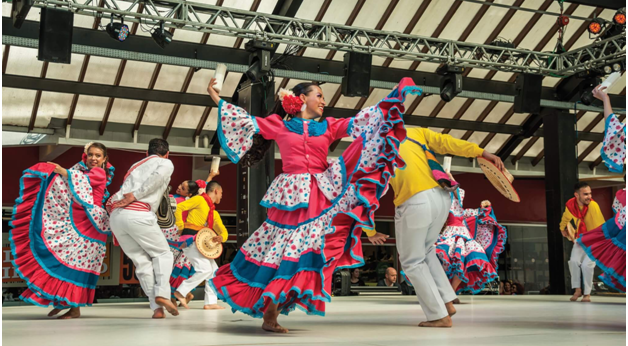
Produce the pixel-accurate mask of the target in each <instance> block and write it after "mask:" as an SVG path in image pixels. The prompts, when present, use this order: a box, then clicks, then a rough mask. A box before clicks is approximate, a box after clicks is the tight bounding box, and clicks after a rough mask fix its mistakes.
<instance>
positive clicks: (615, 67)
mask: <svg viewBox="0 0 628 346" xmlns="http://www.w3.org/2000/svg"><path fill="white" fill-rule="evenodd" d="M623 69H624V67H623V66H622V64H620V63H618V62H616V63H614V64H613V71H615V72H620V71H621V70H623Z"/></svg>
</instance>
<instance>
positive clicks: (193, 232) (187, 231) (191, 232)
mask: <svg viewBox="0 0 628 346" xmlns="http://www.w3.org/2000/svg"><path fill="white" fill-rule="evenodd" d="M196 233H198V231H197V230H195V229H191V228H185V229H183V232H182V233H181V235H196Z"/></svg>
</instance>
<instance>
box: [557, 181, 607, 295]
mask: <svg viewBox="0 0 628 346" xmlns="http://www.w3.org/2000/svg"><path fill="white" fill-rule="evenodd" d="M572 220H573V221H572ZM604 221H605V220H604V215H602V211H601V210H600V206H599V205H598V204H597V202H595V201H594V200H593V194H592V193H591V187H590V186H589V184H587V183H585V182H579V183H577V184H576V185H575V186H574V197H573V198H572V199H570V200H568V201H567V203H566V205H565V212H564V213H563V218H562V220H561V222H560V232H561V233H562V234H563V237H565V238H567V239H569V240H571V241H573V249H572V250H571V258H569V272H570V273H571V288H573V289H575V292H574V294H573V296H572V297H571V298H570V299H569V300H571V301H572V302H575V301H577V300H578V298H580V297H581V296H582V289H581V281H583V282H584V297H583V298H582V301H583V302H590V301H591V287H592V286H593V271H594V270H595V262H593V261H592V260H591V259H590V258H589V256H587V254H586V253H585V252H584V249H583V248H582V246H580V244H578V242H577V241H576V240H577V239H578V237H579V236H580V235H581V234H583V233H586V232H588V231H591V230H594V229H596V228H598V227H600V226H601V225H602V224H603V223H604ZM570 223H571V224H572V225H574V226H573V227H572V228H574V230H575V232H576V233H575V234H570V232H569V231H568V228H567V225H568V224H570Z"/></svg>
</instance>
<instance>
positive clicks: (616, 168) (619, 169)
mask: <svg viewBox="0 0 628 346" xmlns="http://www.w3.org/2000/svg"><path fill="white" fill-rule="evenodd" d="M613 117H617V116H616V115H615V114H614V113H613V114H611V115H609V116H608V117H607V118H606V122H605V123H604V135H606V131H608V126H609V123H610V122H611V120H612V118H613ZM623 131H624V134H625V132H626V125H625V124H624V127H623ZM600 156H601V157H602V161H604V164H605V165H606V167H608V170H609V171H611V172H613V173H623V172H624V165H623V164H619V163H615V162H614V161H613V160H611V158H610V157H608V155H606V153H605V152H604V145H602V148H601V149H600Z"/></svg>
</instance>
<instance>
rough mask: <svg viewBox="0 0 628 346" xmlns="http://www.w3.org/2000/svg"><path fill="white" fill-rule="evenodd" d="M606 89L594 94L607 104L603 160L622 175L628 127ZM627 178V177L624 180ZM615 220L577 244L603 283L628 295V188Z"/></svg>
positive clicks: (617, 206) (616, 203) (616, 208)
mask: <svg viewBox="0 0 628 346" xmlns="http://www.w3.org/2000/svg"><path fill="white" fill-rule="evenodd" d="M604 89H605V88H601V87H600V86H598V87H596V88H595V89H594V90H593V96H595V97H596V98H597V99H600V100H602V102H604V119H605V126H604V143H603V144H602V150H601V154H602V159H603V160H604V164H606V166H607V167H608V170H609V171H611V172H615V173H622V172H623V171H624V165H625V162H626V124H625V123H622V122H621V121H619V119H618V118H617V116H616V115H615V114H614V113H613V109H612V107H611V102H610V99H609V97H608V95H607V94H606V91H605V90H604ZM625 179H626V176H625V175H624V180H625ZM613 211H614V212H615V217H613V218H611V219H609V220H607V221H606V222H605V223H604V224H603V225H602V226H600V227H598V228H596V229H594V230H592V231H589V232H587V233H584V234H583V235H581V236H580V237H579V238H578V239H577V242H578V243H579V244H580V246H582V248H583V249H584V251H585V253H586V254H587V255H588V256H589V257H590V258H591V259H592V260H593V261H595V263H596V264H597V266H598V267H599V268H600V269H602V271H603V272H604V273H603V274H602V275H600V279H601V280H602V281H603V282H604V283H605V284H606V285H607V286H609V287H612V288H614V289H615V290H617V291H620V292H626V188H623V189H621V190H619V191H617V194H616V195H615V200H614V202H613Z"/></svg>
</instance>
